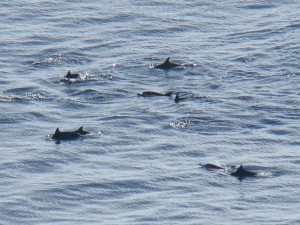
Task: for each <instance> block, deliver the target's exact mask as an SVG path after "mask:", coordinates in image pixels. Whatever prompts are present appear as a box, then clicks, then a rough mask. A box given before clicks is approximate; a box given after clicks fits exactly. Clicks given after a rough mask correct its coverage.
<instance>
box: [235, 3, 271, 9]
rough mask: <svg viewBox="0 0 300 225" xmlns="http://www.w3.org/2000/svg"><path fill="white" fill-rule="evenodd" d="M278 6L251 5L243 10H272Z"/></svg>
mask: <svg viewBox="0 0 300 225" xmlns="http://www.w3.org/2000/svg"><path fill="white" fill-rule="evenodd" d="M275 7H276V5H274V4H251V5H246V6H243V7H241V8H244V9H255V10H256V9H271V8H275Z"/></svg>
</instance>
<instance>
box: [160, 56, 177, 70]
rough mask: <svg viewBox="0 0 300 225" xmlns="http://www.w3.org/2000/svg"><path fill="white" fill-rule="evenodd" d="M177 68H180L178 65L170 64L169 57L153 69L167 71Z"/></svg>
mask: <svg viewBox="0 0 300 225" xmlns="http://www.w3.org/2000/svg"><path fill="white" fill-rule="evenodd" d="M178 66H180V65H179V64H175V63H171V62H170V57H169V58H167V59H166V61H165V62H164V63H162V64H159V65H157V66H155V67H154V68H157V69H163V70H168V69H171V68H175V67H178Z"/></svg>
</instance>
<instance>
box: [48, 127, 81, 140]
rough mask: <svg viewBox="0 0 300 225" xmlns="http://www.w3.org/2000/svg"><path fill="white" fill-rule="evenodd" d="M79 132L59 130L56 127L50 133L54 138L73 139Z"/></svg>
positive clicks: (77, 136)
mask: <svg viewBox="0 0 300 225" xmlns="http://www.w3.org/2000/svg"><path fill="white" fill-rule="evenodd" d="M79 136H80V134H79V133H77V132H74V131H64V132H61V131H59V128H57V129H56V131H55V133H54V134H53V135H52V137H51V138H52V139H54V140H73V139H76V138H79Z"/></svg>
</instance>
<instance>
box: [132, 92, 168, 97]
mask: <svg viewBox="0 0 300 225" xmlns="http://www.w3.org/2000/svg"><path fill="white" fill-rule="evenodd" d="M172 94H173V92H166V93H162V92H157V91H144V92H142V93H137V95H138V96H141V97H152V96H171V95H172Z"/></svg>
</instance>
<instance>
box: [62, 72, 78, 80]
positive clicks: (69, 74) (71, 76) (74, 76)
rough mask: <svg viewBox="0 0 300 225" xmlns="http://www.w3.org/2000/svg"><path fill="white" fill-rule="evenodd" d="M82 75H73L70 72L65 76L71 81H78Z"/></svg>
mask: <svg viewBox="0 0 300 225" xmlns="http://www.w3.org/2000/svg"><path fill="white" fill-rule="evenodd" d="M79 77H80V74H78V73H71V71H70V70H69V71H68V73H67V75H66V76H65V78H69V79H76V78H79Z"/></svg>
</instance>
